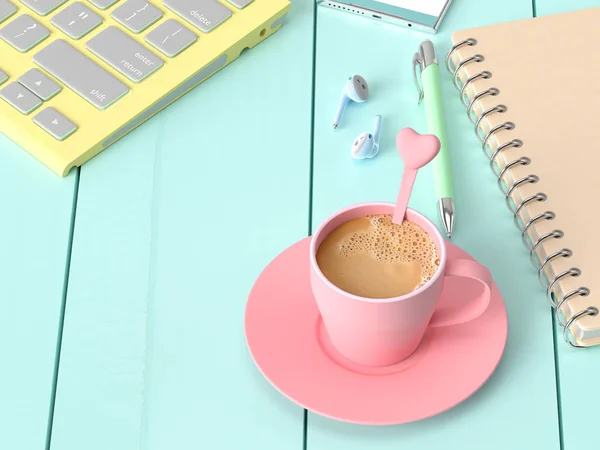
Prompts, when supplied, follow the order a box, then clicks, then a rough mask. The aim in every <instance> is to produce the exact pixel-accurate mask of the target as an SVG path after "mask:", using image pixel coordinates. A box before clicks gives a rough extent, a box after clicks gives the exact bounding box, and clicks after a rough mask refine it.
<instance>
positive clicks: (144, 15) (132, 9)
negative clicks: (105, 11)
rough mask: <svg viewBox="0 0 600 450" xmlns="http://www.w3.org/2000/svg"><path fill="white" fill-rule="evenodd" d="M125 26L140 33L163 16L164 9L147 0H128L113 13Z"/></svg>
mask: <svg viewBox="0 0 600 450" xmlns="http://www.w3.org/2000/svg"><path fill="white" fill-rule="evenodd" d="M111 16H112V18H113V19H115V20H116V21H117V22H119V23H120V24H121V25H123V26H124V27H125V28H128V29H129V30H131V31H133V32H134V33H140V32H141V31H144V30H145V29H146V28H148V27H149V26H150V25H152V24H153V23H154V22H156V21H157V20H158V19H160V18H161V17H162V11H161V10H160V9H158V8H157V7H156V6H154V5H151V4H150V3H148V2H146V1H145V0H127V1H126V2H125V3H123V4H122V5H121V6H119V7H118V8H117V9H115V10H114V11H113V12H112V14H111Z"/></svg>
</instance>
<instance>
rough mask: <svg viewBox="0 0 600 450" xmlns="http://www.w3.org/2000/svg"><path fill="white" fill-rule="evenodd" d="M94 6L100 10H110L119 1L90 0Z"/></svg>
mask: <svg viewBox="0 0 600 450" xmlns="http://www.w3.org/2000/svg"><path fill="white" fill-rule="evenodd" d="M88 1H89V2H90V3H91V4H92V5H94V6H95V7H96V8H98V9H103V10H104V9H108V8H110V7H111V6H112V5H114V4H115V3H117V2H118V1H119V0H88Z"/></svg>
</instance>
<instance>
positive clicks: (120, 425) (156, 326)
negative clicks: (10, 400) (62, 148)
mask: <svg viewBox="0 0 600 450" xmlns="http://www.w3.org/2000/svg"><path fill="white" fill-rule="evenodd" d="M312 36H313V3H312V2H311V1H309V0H306V1H295V2H294V4H293V6H292V10H291V12H290V14H289V18H288V19H287V20H286V23H285V24H284V26H283V28H282V29H281V30H280V31H278V33H277V34H276V35H274V36H273V37H272V38H269V39H268V40H267V41H265V42H264V43H262V44H260V45H259V46H258V47H256V48H255V49H252V50H250V51H249V52H248V53H246V54H244V55H243V57H242V58H241V59H240V60H239V61H236V62H235V63H233V64H232V65H231V66H230V67H227V68H225V69H224V70H223V71H222V72H220V73H218V74H217V75H215V76H214V77H213V78H211V79H209V80H208V81H206V82H205V83H204V84H203V85H201V86H200V87H198V88H197V89H196V90H194V91H193V92H191V93H189V94H187V95H186V96H185V97H184V98H182V99H180V100H178V101H177V102H175V103H174V104H173V105H172V106H170V107H169V108H168V110H166V111H164V112H162V113H161V114H159V115H158V116H157V117H156V118H154V119H152V120H151V121H150V122H149V123H148V124H147V125H144V126H142V127H141V128H140V129H138V130H136V131H135V132H133V133H132V134H131V135H130V136H128V137H127V138H126V139H125V140H124V141H122V142H120V143H118V144H117V145H116V146H115V147H113V148H111V149H109V150H108V151H105V152H104V153H103V155H100V156H99V157H98V158H96V159H95V160H94V161H91V162H90V163H88V164H87V165H86V166H85V167H84V168H83V169H82V175H81V189H80V197H79V205H78V212H77V222H76V229H75V241H74V247H73V263H72V271H71V278H70V283H69V292H68V300H67V310H66V318H65V330H64V339H63V347H62V350H63V351H62V357H61V367H60V374H59V386H58V395H57V402H56V413H55V420H54V428H53V435H52V446H51V448H52V449H53V450H61V449H71V448H79V447H85V448H86V450H96V449H98V450H106V449H111V450H121V449H123V450H125V449H126V450H132V449H135V448H141V449H165V448H214V449H217V448H224V449H238V448H239V449H241V448H261V449H274V450H275V449H276V450H286V449H299V448H301V445H302V437H303V410H302V408H300V407H298V406H296V405H293V404H291V403H290V402H288V401H287V400H285V399H284V398H283V397H281V396H280V395H279V394H278V393H277V392H276V391H275V390H274V389H273V388H272V387H271V386H270V385H269V383H268V382H267V381H266V380H265V379H264V378H263V377H262V375H261V374H260V373H259V371H258V370H257V368H256V367H255V366H254V364H253V362H252V359H251V357H250V355H249V353H248V350H247V348H246V344H245V339H244V328H243V316H244V309H245V304H246V298H247V295H248V293H249V291H250V288H251V287H252V285H253V283H254V281H255V279H256V277H257V276H258V274H259V273H260V271H261V270H262V268H263V267H264V266H265V265H266V264H267V263H268V262H269V261H270V260H271V259H272V258H273V257H275V256H276V255H277V254H278V253H279V252H280V251H282V250H283V249H284V248H286V247H287V246H289V245H291V244H292V243H293V242H295V241H297V240H299V239H301V238H303V237H305V236H306V235H307V229H308V193H309V180H310V131H311V130H310V126H311V98H312V96H311V93H312V51H313V43H312Z"/></svg>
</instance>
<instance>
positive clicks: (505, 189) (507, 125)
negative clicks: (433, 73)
mask: <svg viewBox="0 0 600 450" xmlns="http://www.w3.org/2000/svg"><path fill="white" fill-rule="evenodd" d="M476 45H477V40H476V39H473V38H468V39H465V40H462V41H460V42H458V43H456V44H455V45H454V46H453V47H452V48H451V49H450V51H449V52H448V55H447V56H446V68H447V69H448V71H449V72H450V73H451V74H452V82H453V84H454V86H455V87H456V89H457V90H458V91H459V92H460V100H461V102H462V103H463V104H464V105H465V107H466V108H467V115H468V117H469V120H470V121H471V122H472V123H473V125H474V126H475V134H476V136H477V138H478V139H479V140H481V143H482V150H483V152H484V153H485V155H486V156H487V158H488V159H489V161H490V168H491V169H492V171H493V172H494V174H495V175H496V176H497V178H498V186H499V187H500V190H501V191H502V193H503V194H504V196H505V199H506V202H507V204H508V207H509V209H510V211H511V212H512V213H513V219H514V222H515V225H516V226H517V228H518V229H519V231H520V232H521V239H522V241H523V244H524V245H525V247H526V248H527V250H529V258H530V259H531V262H532V264H533V265H534V266H535V268H536V269H537V271H538V277H539V278H540V282H541V284H542V285H543V286H544V287H546V296H547V299H548V302H549V303H550V305H552V307H553V308H554V313H555V315H556V320H557V322H558V323H559V324H560V325H561V326H562V327H563V338H564V340H565V341H566V342H567V343H568V344H569V345H570V346H572V347H577V348H579V347H584V346H582V345H578V344H577V343H576V342H575V341H574V340H573V334H572V333H571V332H570V329H571V326H572V325H573V324H574V323H575V322H576V321H577V320H579V319H580V318H581V317H584V316H596V315H598V314H599V313H600V311H599V310H598V308H596V307H594V306H588V307H587V308H585V309H582V310H581V311H578V312H576V313H575V314H573V315H572V316H571V317H570V318H568V319H567V318H566V317H565V318H564V319H563V318H562V317H561V315H560V311H561V308H562V306H563V305H564V304H565V302H566V301H567V300H568V299H570V298H572V297H574V296H582V297H585V296H587V295H589V293H590V290H589V289H588V288H587V287H584V286H581V287H579V288H577V289H575V290H573V291H571V292H569V293H567V294H565V295H563V297H562V298H561V299H557V300H555V299H554V295H555V294H554V291H553V289H554V287H555V286H557V283H558V282H559V281H560V280H561V279H563V278H565V277H574V278H576V277H578V276H580V275H581V270H580V269H579V268H577V267H572V268H570V269H568V270H565V271H563V272H561V273H559V274H557V275H556V276H554V278H552V279H551V280H548V279H547V277H546V276H545V275H546V273H545V269H546V267H547V266H548V264H550V263H551V262H552V261H553V260H554V259H556V258H570V257H571V256H572V255H573V252H572V251H571V249H569V248H563V249H561V250H559V251H556V252H554V253H552V254H550V255H548V256H547V257H546V258H545V259H544V260H543V261H542V260H540V259H538V257H537V256H538V255H537V250H538V247H539V246H540V245H541V244H542V243H543V242H544V241H546V240H547V239H562V238H563V237H564V232H563V231H562V230H552V231H550V232H548V233H545V234H543V235H542V236H539V237H538V238H537V240H535V242H534V241H533V240H532V239H531V238H530V236H529V233H528V232H529V229H530V228H531V226H532V225H533V224H535V223H536V222H538V221H541V220H554V218H555V217H556V215H555V214H554V212H552V211H544V212H543V213H540V214H538V215H536V216H534V217H531V218H530V219H529V220H528V221H527V222H526V223H525V222H522V221H521V220H520V219H521V216H520V213H521V212H522V210H523V208H524V207H525V206H526V205H527V204H529V203H531V202H545V201H546V200H547V199H548V197H547V195H546V194H545V193H543V192H538V193H537V194H534V195H531V196H529V197H527V198H525V199H523V200H521V201H520V203H518V204H515V205H514V206H513V205H512V201H513V199H512V194H513V192H514V191H515V190H516V189H518V188H519V186H521V185H523V184H527V183H537V182H538V181H539V178H538V177H537V176H536V175H534V174H531V175H527V176H526V177H523V178H521V179H519V180H515V181H513V182H512V183H511V184H508V183H506V182H505V180H504V176H505V175H506V174H507V173H508V171H509V170H510V169H512V168H514V167H516V166H526V165H529V164H531V159H530V158H528V157H527V156H521V157H520V158H517V159H515V160H513V161H510V162H508V163H507V164H506V165H505V166H504V168H502V169H500V170H497V168H499V167H500V165H499V164H497V161H496V159H497V157H498V156H500V155H501V154H502V153H503V151H504V150H506V149H507V148H510V147H513V148H518V147H522V146H523V141H521V140H520V139H513V140H511V141H509V142H505V143H503V144H500V145H498V147H497V148H496V150H495V151H494V152H493V153H492V152H491V148H490V151H488V141H489V139H490V138H491V137H493V136H494V135H495V134H496V133H497V132H498V131H501V130H512V129H515V128H516V126H515V124H514V123H512V122H504V123H501V124H500V125H496V126H494V127H492V128H491V129H490V130H489V131H488V132H487V134H486V135H485V136H481V134H480V133H479V130H480V125H481V123H482V120H483V119H485V118H487V117H488V116H489V115H491V114H503V113H506V112H507V111H508V108H507V106H506V105H503V104H498V105H496V106H493V107H491V108H488V109H487V110H485V111H483V112H482V113H481V115H479V116H477V114H476V113H475V112H474V110H473V108H474V106H475V105H476V104H477V103H478V102H479V101H480V100H481V99H482V98H483V97H485V96H497V95H499V94H500V90H499V89H497V88H495V87H490V88H488V89H485V90H483V91H481V92H477V93H475V95H473V97H472V98H470V99H469V98H468V96H467V95H465V94H466V93H467V89H468V88H469V86H470V85H471V83H473V82H474V81H476V80H478V79H490V78H492V73H491V72H490V71H488V70H482V71H481V72H478V73H476V74H474V75H471V76H470V77H469V78H467V80H466V81H465V82H464V84H463V85H462V87H461V86H459V75H460V73H459V72H460V70H461V69H462V68H464V67H465V66H466V65H468V64H473V63H481V62H483V61H484V60H485V57H484V56H483V55H481V54H478V53H477V54H474V55H473V56H469V57H468V58H465V59H463V60H460V61H459V62H458V64H457V65H456V67H455V68H454V69H452V67H451V62H452V57H453V55H454V53H455V52H456V51H457V50H458V49H460V48H462V47H465V46H469V47H473V46H476ZM465 98H466V100H465ZM530 243H531V245H529V244H530Z"/></svg>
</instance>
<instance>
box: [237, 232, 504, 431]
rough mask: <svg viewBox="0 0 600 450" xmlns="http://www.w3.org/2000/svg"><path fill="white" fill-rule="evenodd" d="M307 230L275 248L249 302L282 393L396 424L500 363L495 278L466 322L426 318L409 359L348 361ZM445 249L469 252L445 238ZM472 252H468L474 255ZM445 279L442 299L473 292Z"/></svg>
mask: <svg viewBox="0 0 600 450" xmlns="http://www.w3.org/2000/svg"><path fill="white" fill-rule="evenodd" d="M310 239H311V238H306V239H303V240H302V241H300V242H298V243H296V244H294V245H293V246H291V247H289V248H288V249H286V250H285V251H284V252H283V253H281V254H280V255H279V256H277V257H276V258H275V259H274V260H273V261H272V262H271V263H270V264H269V265H268V266H267V267H266V269H265V270H264V271H263V272H262V274H261V275H260V276H259V278H258V280H257V281H256V283H255V285H254V287H253V288H252V292H251V293H250V297H249V299H248V303H247V305H246V318H245V328H246V340H247V343H248V347H249V349H250V353H251V354H252V357H253V358H254V361H255V363H256V365H257V366H258V368H259V369H260V371H261V372H262V374H263V375H264V376H265V377H266V378H267V380H269V382H270V383H271V384H273V386H275V388H276V389H277V390H279V392H281V393H282V394H283V395H285V396H286V397H287V398H289V399H290V400H292V401H293V402H295V403H298V404H299V405H300V406H302V407H304V408H306V409H308V410H309V411H312V412H314V413H317V414H320V415H323V416H326V417H329V418H332V419H336V420H341V421H344V422H351V423H357V424H366V425H392V424H400V423H406V422H413V421H416V420H421V419H425V418H427V417H431V416H434V415H436V414H439V413H441V412H443V411H445V410H447V409H450V408H452V407H453V406H456V405H457V404H458V403H460V402H462V401H463V400H465V399H466V398H468V397H469V396H471V395H472V394H473V393H475V391H477V390H478V389H479V388H480V387H481V386H482V385H483V384H484V383H485V382H486V381H487V379H488V378H489V377H490V376H491V375H492V373H493V372H494V370H495V368H496V366H497V365H498V363H499V361H500V358H501V357H502V352H503V351H504V346H505V345H506V337H507V331H508V330H507V317H506V309H505V307H504V302H503V300H502V296H501V295H500V292H499V291H498V287H497V286H496V285H495V284H494V288H493V291H492V300H491V302H490V306H489V308H488V310H487V311H486V312H485V313H484V314H483V315H482V316H480V317H479V318H477V319H475V320H473V321H472V322H469V323H466V324H462V325H455V326H450V327H443V328H431V329H429V330H428V331H427V332H426V334H425V338H424V339H423V342H422V343H421V345H420V346H419V348H418V349H417V351H416V352H415V353H413V354H412V355H411V356H410V357H409V358H407V359H406V360H404V361H402V362H400V363H398V364H395V365H392V366H387V367H378V368H372V367H365V366H359V365H357V364H353V363H352V362H350V361H348V360H346V359H345V358H344V357H343V356H341V355H339V354H338V353H337V352H336V351H335V349H334V348H333V347H332V345H331V344H330V342H329V338H328V337H327V332H326V331H325V329H324V327H323V324H322V321H321V318H320V315H319V311H318V309H317V306H316V304H315V301H314V299H313V296H312V293H311V289H310V280H309V259H308V248H309V243H310ZM447 245H448V257H449V258H452V257H462V258H471V257H470V256H469V255H468V254H467V253H466V252H465V251H463V250H461V249H459V248H458V247H456V246H455V245H453V244H451V243H449V242H448V243H447ZM471 259H472V258H471ZM465 285H466V286H468V289H474V290H476V289H481V288H480V286H479V285H478V283H477V282H473V283H469V284H468V285H467V284H466V283H465V282H464V281H463V282H462V286H463V291H462V292H459V291H458V290H457V289H456V288H455V286H458V284H455V283H454V282H453V279H452V278H449V279H448V280H447V281H446V285H445V286H444V292H443V294H442V298H441V300H440V304H439V307H440V308H443V307H444V305H445V304H446V305H448V304H449V303H450V302H456V301H461V300H462V299H463V298H469V296H467V295H465V289H464V286H465Z"/></svg>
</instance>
